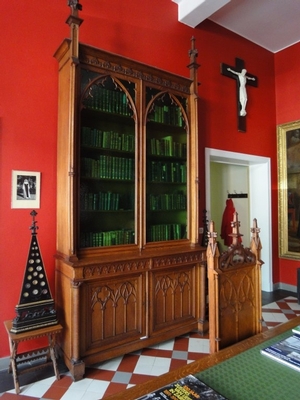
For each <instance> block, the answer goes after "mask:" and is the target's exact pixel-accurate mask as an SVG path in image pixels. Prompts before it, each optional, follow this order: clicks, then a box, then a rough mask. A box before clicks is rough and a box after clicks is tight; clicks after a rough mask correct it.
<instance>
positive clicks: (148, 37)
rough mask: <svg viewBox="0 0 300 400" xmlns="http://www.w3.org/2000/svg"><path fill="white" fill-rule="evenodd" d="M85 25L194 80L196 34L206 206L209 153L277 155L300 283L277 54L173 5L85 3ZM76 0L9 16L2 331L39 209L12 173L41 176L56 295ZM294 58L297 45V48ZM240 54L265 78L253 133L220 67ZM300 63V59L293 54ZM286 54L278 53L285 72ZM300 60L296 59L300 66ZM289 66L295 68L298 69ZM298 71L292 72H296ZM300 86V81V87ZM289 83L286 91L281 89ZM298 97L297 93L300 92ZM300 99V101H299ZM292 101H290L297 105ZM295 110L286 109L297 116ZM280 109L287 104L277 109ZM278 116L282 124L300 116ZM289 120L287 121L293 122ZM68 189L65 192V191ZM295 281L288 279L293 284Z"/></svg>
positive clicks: (3, 114)
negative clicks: (59, 177) (60, 111)
mask: <svg viewBox="0 0 300 400" xmlns="http://www.w3.org/2000/svg"><path fill="white" fill-rule="evenodd" d="M81 3H82V5H83V11H82V12H81V13H80V16H81V18H83V19H84V22H83V24H82V26H81V28H80V41H82V42H83V43H87V44H90V45H93V46H96V47H101V48H103V49H106V50H109V51H112V52H115V53H119V54H121V55H124V56H126V57H129V58H134V59H136V60H138V61H141V62H144V63H147V64H150V65H153V66H157V67H159V68H162V69H166V70H169V71H171V72H174V73H177V74H180V75H186V76H188V74H189V72H188V69H187V68H186V66H187V64H188V63H189V57H188V50H189V48H190V38H191V37H192V36H193V35H194V36H195V38H196V47H197V48H198V51H199V56H198V62H199V64H201V67H200V68H199V72H198V77H199V81H200V82H201V85H200V86H199V96H200V100H199V103H200V107H199V108H200V109H199V111H200V113H199V114H200V115H199V132H200V149H199V158H200V166H201V172H200V179H201V182H202V183H201V186H202V187H201V203H202V204H201V209H203V208H204V188H205V182H204V147H205V146H207V147H213V148H217V149H224V150H229V151H236V152H241V153H248V154H254V155H261V156H266V157H271V158H272V191H273V201H272V216H273V219H274V221H273V230H274V237H273V238H272V242H273V247H274V254H273V260H274V265H273V268H274V283H276V282H279V280H281V281H283V282H287V283H292V284H295V278H294V277H293V279H292V281H290V280H288V278H287V277H286V276H285V275H284V274H279V271H281V269H280V270H279V259H278V256H277V254H278V244H277V243H278V240H277V225H278V224H277V162H276V139H275V138H276V115H275V110H276V105H275V74H274V55H273V54H272V53H270V52H268V51H266V50H264V49H262V48H260V47H259V46H257V45H255V44H253V43H251V42H249V41H247V40H245V39H243V38H241V37H239V36H237V35H235V34H233V33H231V32H229V31H227V30H225V29H223V28H221V27H219V26H218V25H216V24H214V23H212V22H209V21H205V22H204V23H202V24H200V25H199V27H197V29H191V28H189V27H187V26H185V25H183V24H181V23H179V22H178V20H177V5H176V4H175V3H173V2H172V1H171V0H143V1H142V2H141V1H140V0H127V1H126V2H124V1H123V0H101V1H98V0H82V2H81ZM66 4H67V1H53V2H41V1H40V0H30V1H28V2H20V1H17V0H11V1H9V2H6V3H5V9H4V10H3V12H2V13H1V27H2V33H1V36H0V48H1V51H2V57H1V58H2V60H1V63H0V76H1V79H0V85H1V88H0V92H1V99H2V101H1V105H0V179H1V186H0V221H1V239H0V254H1V264H2V265H1V269H0V271H1V272H0V307H1V308H0V335H1V337H4V328H3V324H2V322H1V321H4V320H6V319H11V318H13V317H14V316H15V312H14V307H15V305H16V304H17V303H18V302H19V296H20V290H21V284H22V279H23V273H24V268H25V265H26V259H27V253H28V247H29V242H30V231H29V229H28V228H29V226H30V223H31V218H30V215H29V213H30V211H31V210H16V209H11V205H10V202H11V173H12V170H14V169H16V170H32V171H40V172H41V174H42V175H41V176H42V178H41V207H40V209H39V210H37V211H38V215H37V221H38V225H39V227H40V229H39V231H38V238H39V243H40V247H41V251H42V254H43V260H44V264H45V267H46V270H47V275H48V280H49V282H50V285H51V288H52V292H53V295H54V258H53V255H54V253H55V226H56V205H55V201H56V130H57V128H56V126H57V122H56V121H57V62H56V60H55V59H54V58H53V54H54V52H55V50H56V48H57V47H58V46H59V44H60V43H61V41H62V40H63V39H64V38H65V37H69V27H68V25H67V24H65V20H66V19H67V17H68V15H69V8H68V7H67V5H66ZM297 50H298V55H299V49H297ZM290 51H291V52H293V48H292V49H291V50H290ZM235 57H239V58H242V59H244V60H245V65H246V68H247V69H248V70H249V72H250V73H252V74H254V75H256V76H257V77H258V81H259V84H258V88H252V87H251V88H250V87H249V89H248V97H249V100H248V105H247V110H248V116H247V132H246V133H240V132H238V131H237V121H236V93H235V90H236V89H235V82H234V81H233V80H232V79H228V78H226V77H224V76H222V75H221V74H220V63H221V62H224V63H227V64H231V65H233V64H234V62H235ZM291 57H292V56H291ZM279 59H280V54H279V55H277V56H276V61H277V64H278V67H279ZM295 64H296V63H295ZM289 65H292V64H291V63H289ZM287 74H288V72H287ZM299 84H300V83H297V85H299ZM283 85H285V82H284V81H283V82H282V85H281V87H278V86H280V85H277V86H276V89H277V91H278V92H280V91H281V90H283V89H282V86H283ZM298 93H299V90H298ZM294 95H295V96H296V89H295V93H294ZM295 96H294V97H295ZM289 103H290V99H287V104H289ZM287 104H285V105H284V106H285V109H286V110H287V107H288V106H287ZM278 108H279V105H278V104H277V112H278ZM286 114H287V113H285V114H284V115H281V114H280V115H278V118H280V119H281V120H283V119H284V120H285V119H287V120H289V119H296V115H295V114H296V109H294V114H293V115H290V116H289V115H288V116H286ZM285 116H286V118H283V117H285ZM59 189H60V190H63V188H59ZM285 279H286V280H285ZM7 355H8V343H7V342H6V340H2V341H1V343H0V357H4V356H7Z"/></svg>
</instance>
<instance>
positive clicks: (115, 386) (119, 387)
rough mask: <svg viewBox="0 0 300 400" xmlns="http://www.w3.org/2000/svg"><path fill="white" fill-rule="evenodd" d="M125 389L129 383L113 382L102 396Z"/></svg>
mask: <svg viewBox="0 0 300 400" xmlns="http://www.w3.org/2000/svg"><path fill="white" fill-rule="evenodd" d="M125 389H127V385H126V384H124V383H114V382H112V383H111V384H110V385H109V386H108V388H107V390H106V392H105V394H104V396H103V397H102V398H103V399H105V397H108V396H111V395H112V394H115V393H119V392H122V391H123V390H125ZM22 400H23V399H22Z"/></svg>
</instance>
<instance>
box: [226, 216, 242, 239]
mask: <svg viewBox="0 0 300 400" xmlns="http://www.w3.org/2000/svg"><path fill="white" fill-rule="evenodd" d="M240 225H241V223H240V221H239V220H238V213H237V212H234V213H233V221H232V222H231V227H232V233H231V234H229V236H232V245H233V246H236V245H237V244H238V243H239V242H240V239H239V238H240V237H242V236H243V235H242V234H241V233H240V230H239V229H240Z"/></svg>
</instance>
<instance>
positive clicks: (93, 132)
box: [81, 126, 134, 152]
mask: <svg viewBox="0 0 300 400" xmlns="http://www.w3.org/2000/svg"><path fill="white" fill-rule="evenodd" d="M81 144H82V145H83V146H89V147H98V148H101V149H109V150H119V151H131V152H133V151H134V135H130V134H127V133H119V132H114V131H102V130H100V129H92V128H90V127H88V126H83V127H82V130H81Z"/></svg>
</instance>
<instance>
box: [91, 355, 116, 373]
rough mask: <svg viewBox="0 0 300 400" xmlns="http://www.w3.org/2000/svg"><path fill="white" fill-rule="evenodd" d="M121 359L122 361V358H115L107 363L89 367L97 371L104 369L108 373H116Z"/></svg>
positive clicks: (103, 362)
mask: <svg viewBox="0 0 300 400" xmlns="http://www.w3.org/2000/svg"><path fill="white" fill-rule="evenodd" d="M122 359H123V357H122V356H121V357H116V358H113V359H111V360H108V361H102V362H100V363H97V364H93V365H91V367H93V368H97V369H106V370H108V371H117V369H118V368H119V365H120V363H121V361H122Z"/></svg>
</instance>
